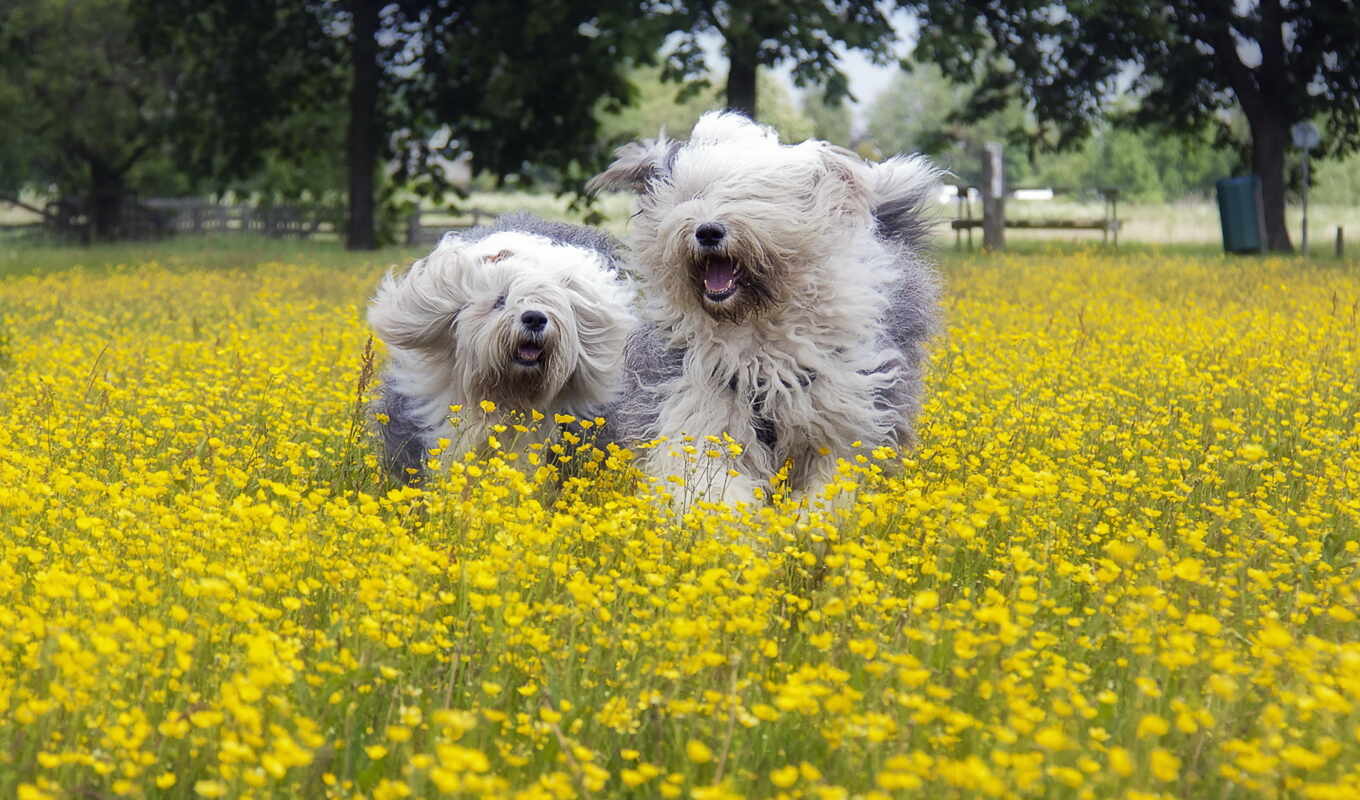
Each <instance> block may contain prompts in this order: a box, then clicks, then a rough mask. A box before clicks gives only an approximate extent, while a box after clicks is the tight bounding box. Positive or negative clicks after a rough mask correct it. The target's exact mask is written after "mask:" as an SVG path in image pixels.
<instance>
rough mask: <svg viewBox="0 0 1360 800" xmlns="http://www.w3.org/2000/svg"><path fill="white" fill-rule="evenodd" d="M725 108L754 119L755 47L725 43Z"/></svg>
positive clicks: (742, 43)
mask: <svg viewBox="0 0 1360 800" xmlns="http://www.w3.org/2000/svg"><path fill="white" fill-rule="evenodd" d="M727 59H728V68H727V107H728V108H730V109H732V110H733V111H740V112H741V113H743V114H745V115H746V116H748V117H750V118H751V119H755V118H756V47H755V46H754V45H750V46H748V44H747V43H746V42H739V41H738V42H728V43H727Z"/></svg>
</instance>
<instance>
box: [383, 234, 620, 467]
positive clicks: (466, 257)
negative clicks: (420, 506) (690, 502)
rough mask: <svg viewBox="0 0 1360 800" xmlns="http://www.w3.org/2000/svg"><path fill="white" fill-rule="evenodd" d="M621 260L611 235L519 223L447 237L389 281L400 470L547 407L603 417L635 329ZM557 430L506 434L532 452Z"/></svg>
mask: <svg viewBox="0 0 1360 800" xmlns="http://www.w3.org/2000/svg"><path fill="white" fill-rule="evenodd" d="M616 258H617V256H616V251H615V243H614V242H613V240H611V239H610V238H609V237H608V236H606V235H605V234H603V233H600V232H599V231H595V230H592V229H590V228H583V227H579V226H575V225H567V224H564V223H555V222H545V221H543V220H541V219H538V218H536V217H532V216H530V215H527V214H515V215H508V216H505V217H501V218H500V219H498V220H497V221H496V222H495V223H494V224H492V225H491V226H490V227H484V228H474V229H472V230H470V231H467V232H463V233H458V234H455V233H449V234H446V235H445V236H444V239H443V240H442V241H441V242H440V243H439V246H438V247H436V248H435V249H434V252H432V253H430V255H429V256H427V257H425V258H423V259H421V260H420V261H417V262H416V263H415V264H414V265H413V266H412V267H411V268H410V270H408V271H407V272H406V273H405V274H402V275H394V274H392V273H388V275H387V276H386V277H385V278H384V279H383V281H382V283H381V284H380V285H379V286H378V290H377V294H376V295H375V296H374V298H373V301H372V303H371V304H370V306H369V309H368V321H369V324H371V325H372V326H373V330H374V331H375V332H376V333H377V335H378V337H379V338H381V339H382V340H383V341H384V342H386V343H387V345H388V347H389V349H390V353H389V358H388V364H387V368H386V371H385V373H384V375H383V386H382V391H381V394H380V396H379V399H378V401H377V405H376V409H375V410H376V411H377V412H379V413H380V414H383V415H385V417H386V422H385V423H384V424H382V425H381V432H382V439H383V450H384V461H385V463H386V466H387V467H388V469H389V470H390V471H391V472H392V473H393V474H394V475H395V476H397V477H399V478H402V479H405V480H411V479H412V478H413V477H415V476H417V475H418V474H419V473H420V470H421V467H422V465H423V464H424V463H425V461H426V460H427V459H428V457H429V456H428V452H429V451H430V450H431V449H433V448H435V447H437V446H439V444H440V441H439V440H441V439H446V440H448V445H447V446H445V447H444V449H443V455H444V459H445V461H446V462H447V461H448V460H449V459H452V458H456V457H459V456H461V455H463V454H464V453H466V452H467V451H468V450H472V449H477V448H480V447H481V446H483V445H484V444H486V442H487V437H488V435H490V434H491V433H492V426H494V425H498V424H506V423H511V424H513V423H514V422H528V421H529V417H530V413H531V412H532V411H533V410H540V411H544V412H549V413H552V412H557V413H563V414H571V415H575V416H579V417H585V418H590V417H594V416H595V415H596V414H598V413H600V411H602V410H603V409H604V407H605V406H606V405H607V404H608V403H609V402H610V401H612V400H614V398H615V396H616V393H617V389H618V387H619V378H620V375H621V369H622V366H623V348H624V343H625V341H626V340H627V337H628V333H629V330H630V329H631V328H632V327H633V315H632V312H631V311H630V302H629V301H630V297H629V292H628V291H627V289H626V286H625V284H624V283H623V281H622V280H621V278H620V276H619V273H618V270H617V264H616ZM483 400H490V401H492V402H493V403H495V405H496V409H495V410H494V411H492V412H487V411H484V410H483V408H482V407H481V406H480V403H481V401H483ZM451 406H453V407H461V408H460V409H458V410H457V411H456V412H454V413H455V415H456V416H455V417H453V418H451V417H450V413H451V411H450V407H451ZM553 432H554V429H553V428H551V427H550V426H548V425H547V424H544V425H543V426H541V428H540V429H539V430H538V431H535V432H533V433H531V434H527V435H526V434H516V433H514V432H513V431H512V432H510V433H502V434H501V436H502V438H506V439H509V438H510V437H515V436H518V438H517V439H516V440H515V441H514V442H513V443H509V442H507V443H506V445H507V446H511V447H514V448H515V449H520V450H523V449H525V448H527V447H528V446H530V445H532V444H535V443H542V442H543V441H545V440H546V439H547V438H548V437H549V436H550V435H551V434H552V433H553Z"/></svg>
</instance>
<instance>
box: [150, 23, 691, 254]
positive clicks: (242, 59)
mask: <svg viewBox="0 0 1360 800" xmlns="http://www.w3.org/2000/svg"><path fill="white" fill-rule="evenodd" d="M136 3H137V7H138V11H139V20H140V23H141V30H142V34H143V36H142V40H143V41H144V42H145V43H146V44H147V46H148V47H149V48H151V49H152V50H153V51H154V52H163V51H171V52H174V53H175V54H177V55H178V56H179V57H180V58H181V59H183V60H184V61H185V63H186V65H187V67H188V70H189V72H190V74H191V75H192V84H193V86H194V89H195V91H194V92H193V94H194V96H195V97H196V98H199V99H200V100H201V101H202V102H203V103H205V104H207V105H210V106H211V107H214V108H218V109H222V110H223V112H224V114H225V116H224V119H230V120H231V127H230V129H229V130H228V132H227V133H228V136H226V137H224V136H223V135H222V134H223V132H222V131H215V132H214V134H215V135H214V136H204V135H201V134H199V135H192V138H193V139H194V140H195V142H196V144H195V146H194V148H193V149H194V150H195V151H197V152H200V153H202V154H207V155H209V156H210V157H209V158H206V159H205V158H199V159H197V160H196V161H195V162H194V163H195V164H197V165H198V166H199V167H202V168H207V169H208V170H209V171H210V172H212V173H213V174H215V175H224V174H227V173H231V172H235V171H237V170H235V169H234V168H235V167H237V166H239V165H242V164H245V163H247V162H250V161H252V160H259V159H262V158H263V157H264V154H265V153H267V152H269V150H270V149H271V148H277V147H285V148H288V147H298V146H302V147H305V146H306V145H307V142H306V141H303V142H297V141H291V142H290V141H286V140H284V139H283V137H282V136H281V135H280V133H279V132H280V131H284V130H291V129H292V126H288V125H285V124H284V123H285V121H286V120H288V119H291V118H293V117H295V116H296V115H298V114H302V113H309V114H312V115H313V116H318V117H319V115H318V114H317V111H318V110H319V109H324V108H326V107H329V106H333V105H334V104H335V97H336V94H337V92H336V88H335V87H336V85H337V84H339V85H340V86H342V87H344V88H345V90H347V94H348V98H349V113H348V119H347V122H346V131H347V134H346V153H347V159H346V160H347V172H348V185H349V192H348V195H349V214H348V220H349V221H348V224H347V235H346V242H347V244H348V246H350V247H352V248H368V247H372V246H374V245H375V244H376V242H377V237H376V235H375V232H374V219H375V217H376V216H377V215H376V213H375V206H376V204H377V194H378V188H377V187H378V186H379V184H380V183H385V184H386V185H387V186H397V187H402V188H410V189H414V190H416V191H418V192H419V193H420V194H421V195H422V196H427V197H434V198H438V197H442V196H443V194H444V193H445V192H447V191H449V190H450V188H451V187H450V186H449V185H448V184H447V182H446V181H445V179H444V176H443V172H442V170H440V169H438V168H437V164H438V163H440V162H442V161H454V160H457V159H458V158H460V157H462V156H464V155H465V154H470V156H471V161H472V168H473V170H474V172H488V173H491V174H493V175H496V176H498V177H503V176H506V175H510V174H524V172H525V169H526V167H527V166H528V165H529V164H531V163H532V164H537V165H546V166H549V167H551V168H553V169H554V170H556V171H557V172H558V173H559V174H560V175H562V176H563V177H564V180H566V181H567V182H571V183H584V180H585V179H586V178H587V177H588V176H589V174H590V173H592V172H593V171H594V170H595V169H596V168H597V167H598V166H599V165H601V164H603V162H604V160H605V158H606V157H607V152H605V151H603V150H602V149H600V148H599V147H598V137H597V134H598V128H597V123H596V119H595V115H594V111H595V109H596V107H597V106H599V105H601V104H603V105H605V106H609V107H617V106H620V105H622V104H623V103H624V102H625V101H627V100H628V99H630V98H631V96H632V95H631V87H630V85H629V84H628V82H627V80H626V78H625V77H624V71H625V70H626V69H627V68H628V67H630V66H631V65H633V64H635V63H639V62H645V61H646V60H647V59H649V58H652V57H653V56H654V54H655V52H656V50H657V48H658V46H659V45H660V42H661V40H662V38H663V36H664V34H665V28H664V24H665V23H664V22H663V21H662V20H661V19H660V18H657V17H646V16H644V14H643V9H642V7H641V4H640V2H638V0H605V1H604V2H587V0H537V1H532V2H531V0H510V1H509V2H506V1H505V0H500V1H497V0H473V1H472V2H458V0H398V1H396V2H382V1H381V0H347V2H345V3H343V4H340V3H328V2H324V1H323V0H285V1H284V2H272V1H271V0H231V1H230V2H228V0H216V2H209V3H203V2H199V0H136ZM262 37H263V38H265V39H270V38H272V39H275V40H278V41H279V42H280V44H279V46H280V48H281V49H280V50H279V51H277V52H276V53H268V51H266V54H267V55H276V56H277V57H278V58H279V59H280V61H281V62H282V63H281V67H280V68H278V69H275V68H274V67H272V66H271V65H269V64H267V63H266V64H260V63H258V59H259V57H260V56H259V53H260V50H261V49H262V48H260V47H251V46H250V42H252V41H257V40H260V39H261V38H262ZM243 91H253V92H258V93H259V94H260V95H262V96H261V97H258V98H256V100H255V102H254V103H252V105H253V107H254V108H255V109H256V113H255V115H254V120H253V124H252V123H249V122H247V121H246V120H244V119H241V118H239V116H238V115H236V114H234V113H232V112H233V110H234V109H239V108H241V107H242V103H241V93H242V92H243ZM247 124H250V125H252V128H251V130H252V131H253V132H254V133H253V134H250V136H249V138H248V139H246V140H245V141H244V142H243V143H241V145H240V146H236V145H234V144H233V145H226V144H224V143H223V142H222V140H223V139H224V138H225V139H228V140H230V138H231V136H234V135H235V134H236V133H237V132H241V133H242V134H243V135H245V134H246V132H245V131H243V130H242V126H243V125H247ZM227 146H230V147H231V148H232V150H231V152H227V151H226V150H224V147H227ZM380 179H381V180H380Z"/></svg>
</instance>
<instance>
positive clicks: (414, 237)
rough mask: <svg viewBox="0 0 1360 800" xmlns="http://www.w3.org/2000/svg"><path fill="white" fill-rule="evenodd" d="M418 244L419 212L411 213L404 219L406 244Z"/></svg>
mask: <svg viewBox="0 0 1360 800" xmlns="http://www.w3.org/2000/svg"><path fill="white" fill-rule="evenodd" d="M419 243H420V210H419V209H417V210H415V211H412V212H411V213H410V214H409V215H408V216H407V217H406V244H407V245H408V246H409V245H414V244H419Z"/></svg>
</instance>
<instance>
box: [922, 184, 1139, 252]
mask: <svg viewBox="0 0 1360 800" xmlns="http://www.w3.org/2000/svg"><path fill="white" fill-rule="evenodd" d="M976 189H977V187H975V186H960V187H958V218H957V219H953V220H950V222H949V226H950V227H951V228H953V229H954V246H955V247H956V248H957V247H961V246H962V233H963V232H964V231H967V232H968V249H969V250H972V249H973V229H974V228H981V227H982V219H981V218H978V217H974V216H973V201H972V199H971V197H970V195H969V193H970V191H975V190H976ZM1023 191H1025V190H1024V189H1015V190H1012V192H1011V194H1012V195H1014V194H1015V193H1016V192H1023ZM1096 191H1098V192H1099V193H1100V197H1101V201H1102V207H1103V209H1104V216H1103V217H1101V218H1100V219H1054V218H1047V219H1007V220H1005V226H1006V227H1007V228H1019V229H1023V230H1092V231H1100V232H1101V237H1100V240H1101V242H1102V243H1103V244H1110V243H1111V239H1113V244H1114V246H1115V247H1118V246H1119V229H1120V228H1121V227H1122V224H1121V223H1120V221H1119V190H1118V189H1114V188H1109V187H1104V188H1100V189H1097V190H1096ZM1055 193H1058V190H1055ZM1064 193H1066V192H1065V191H1064Z"/></svg>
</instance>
